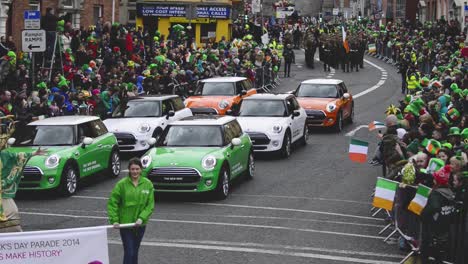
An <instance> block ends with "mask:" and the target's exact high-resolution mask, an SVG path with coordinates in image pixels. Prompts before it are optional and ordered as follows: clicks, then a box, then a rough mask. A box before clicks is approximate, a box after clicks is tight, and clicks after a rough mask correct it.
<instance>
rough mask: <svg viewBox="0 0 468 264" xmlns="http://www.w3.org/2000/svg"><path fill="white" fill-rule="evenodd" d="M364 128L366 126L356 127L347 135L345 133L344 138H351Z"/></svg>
mask: <svg viewBox="0 0 468 264" xmlns="http://www.w3.org/2000/svg"><path fill="white" fill-rule="evenodd" d="M364 127H367V125H360V126H358V127H356V128H355V129H353V130H351V131H349V132H348V133H346V136H347V137H352V136H354V134H356V132H357V131H358V130H359V129H361V128H364Z"/></svg>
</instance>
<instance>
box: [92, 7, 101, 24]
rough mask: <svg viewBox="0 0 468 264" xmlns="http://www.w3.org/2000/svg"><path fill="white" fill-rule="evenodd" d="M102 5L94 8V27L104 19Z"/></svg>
mask: <svg viewBox="0 0 468 264" xmlns="http://www.w3.org/2000/svg"><path fill="white" fill-rule="evenodd" d="M102 8H103V7H102V5H95V6H94V8H93V21H94V25H97V23H98V21H99V18H101V17H102Z"/></svg>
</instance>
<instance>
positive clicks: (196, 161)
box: [152, 147, 223, 168]
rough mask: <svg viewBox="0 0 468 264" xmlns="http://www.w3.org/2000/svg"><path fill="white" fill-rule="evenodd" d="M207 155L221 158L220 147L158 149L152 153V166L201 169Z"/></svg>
mask: <svg viewBox="0 0 468 264" xmlns="http://www.w3.org/2000/svg"><path fill="white" fill-rule="evenodd" d="M208 154H211V155H213V156H215V157H216V158H217V159H220V158H223V155H222V148H221V147H159V148H156V149H153V151H152V160H153V162H152V166H153V167H159V166H164V167H166V166H176V167H193V168H201V161H202V159H203V158H204V157H205V156H206V155H208Z"/></svg>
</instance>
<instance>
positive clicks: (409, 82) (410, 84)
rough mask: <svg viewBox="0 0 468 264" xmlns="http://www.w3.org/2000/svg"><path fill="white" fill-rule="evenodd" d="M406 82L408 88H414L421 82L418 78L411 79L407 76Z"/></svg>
mask: <svg viewBox="0 0 468 264" xmlns="http://www.w3.org/2000/svg"><path fill="white" fill-rule="evenodd" d="M406 82H407V85H406V87H407V88H408V90H414V89H416V88H418V87H419V82H418V81H417V80H411V78H409V79H408V78H407V81H406Z"/></svg>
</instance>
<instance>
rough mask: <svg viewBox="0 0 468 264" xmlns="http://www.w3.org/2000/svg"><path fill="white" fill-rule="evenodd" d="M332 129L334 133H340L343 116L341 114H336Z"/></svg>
mask: <svg viewBox="0 0 468 264" xmlns="http://www.w3.org/2000/svg"><path fill="white" fill-rule="evenodd" d="M333 128H334V130H335V131H336V132H341V130H343V114H342V113H341V112H339V113H338V115H337V117H336V122H335V125H334V127H333Z"/></svg>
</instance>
